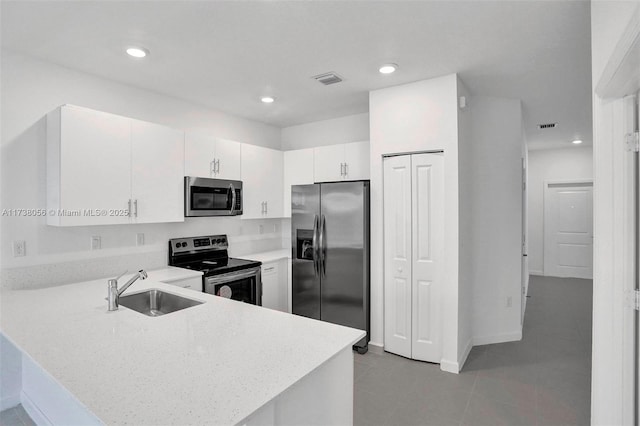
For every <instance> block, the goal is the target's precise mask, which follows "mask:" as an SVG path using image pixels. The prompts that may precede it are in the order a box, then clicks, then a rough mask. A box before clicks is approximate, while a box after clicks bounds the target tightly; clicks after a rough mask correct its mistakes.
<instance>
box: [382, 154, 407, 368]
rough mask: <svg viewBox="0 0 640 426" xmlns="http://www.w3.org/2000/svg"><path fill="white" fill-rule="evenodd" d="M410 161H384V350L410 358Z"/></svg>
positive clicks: (405, 158)
mask: <svg viewBox="0 0 640 426" xmlns="http://www.w3.org/2000/svg"><path fill="white" fill-rule="evenodd" d="M411 287H412V285H411V158H410V157H409V156H399V157H390V158H386V159H385V160H384V296H385V312H384V348H385V350H386V351H389V352H392V353H395V354H398V355H402V356H405V357H411V340H412V324H411V322H412V316H411V301H412V294H411V291H412V289H411Z"/></svg>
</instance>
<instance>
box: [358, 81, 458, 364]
mask: <svg viewBox="0 0 640 426" xmlns="http://www.w3.org/2000/svg"><path fill="white" fill-rule="evenodd" d="M457 91H458V89H457V77H456V75H455V74H451V75H447V76H444V77H439V78H434V79H431V80H425V81H419V82H416V83H410V84H405V85H401V86H395V87H390V88H387V89H380V90H375V91H372V92H370V93H369V114H370V141H371V340H372V342H373V343H376V344H382V343H383V341H384V336H383V329H384V327H383V309H384V304H383V294H384V291H383V266H382V265H383V263H384V262H383V244H384V241H383V220H382V212H383V203H382V195H383V194H382V188H383V182H382V156H383V155H385V154H392V153H401V152H419V151H426V150H444V157H445V207H444V208H445V211H446V218H445V255H444V258H445V265H444V274H443V275H444V276H445V277H446V278H445V280H444V282H443V283H442V288H443V292H442V312H443V316H442V325H443V329H442V336H443V352H442V361H441V368H443V369H445V370H448V371H457V370H458V368H459V365H458V106H457Z"/></svg>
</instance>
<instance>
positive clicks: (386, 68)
mask: <svg viewBox="0 0 640 426" xmlns="http://www.w3.org/2000/svg"><path fill="white" fill-rule="evenodd" d="M397 69H398V66H397V65H396V64H384V65H383V66H381V67H380V69H379V70H378V71H380V74H391V73H392V72H394V71H395V70H397Z"/></svg>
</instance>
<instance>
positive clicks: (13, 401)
mask: <svg viewBox="0 0 640 426" xmlns="http://www.w3.org/2000/svg"><path fill="white" fill-rule="evenodd" d="M18 404H20V395H11V396H4V397H2V399H0V411H4V410H8V409H9V408H13V407H15V406H16V405H18Z"/></svg>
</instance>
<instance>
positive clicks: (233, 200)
mask: <svg viewBox="0 0 640 426" xmlns="http://www.w3.org/2000/svg"><path fill="white" fill-rule="evenodd" d="M229 191H231V211H230V213H231V214H233V210H235V208H236V189H235V188H234V187H233V184H232V183H231V184H229Z"/></svg>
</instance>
